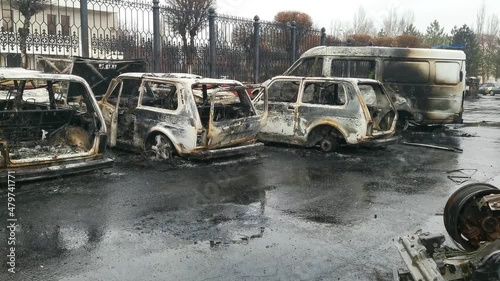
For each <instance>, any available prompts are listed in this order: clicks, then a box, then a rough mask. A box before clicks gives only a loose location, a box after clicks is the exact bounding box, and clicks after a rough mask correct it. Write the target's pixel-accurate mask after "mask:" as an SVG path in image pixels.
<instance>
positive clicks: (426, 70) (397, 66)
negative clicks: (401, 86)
mask: <svg viewBox="0 0 500 281" xmlns="http://www.w3.org/2000/svg"><path fill="white" fill-rule="evenodd" d="M429 76H430V65H429V62H426V61H422V62H419V61H389V60H388V61H384V74H383V77H384V82H396V83H427V82H428V81H429Z"/></svg>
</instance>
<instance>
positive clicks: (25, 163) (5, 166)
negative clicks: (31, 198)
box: [0, 68, 112, 181]
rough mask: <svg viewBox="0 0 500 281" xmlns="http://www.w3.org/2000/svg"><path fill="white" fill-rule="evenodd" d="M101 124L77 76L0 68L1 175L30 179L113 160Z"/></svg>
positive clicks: (89, 93) (93, 102)
mask: <svg viewBox="0 0 500 281" xmlns="http://www.w3.org/2000/svg"><path fill="white" fill-rule="evenodd" d="M106 133H107V132H106V126H105V124H104V118H103V116H102V114H101V111H100V110H99V107H98V105H97V102H96V100H95V98H94V96H93V94H92V90H91V89H90V87H89V85H88V84H87V82H85V80H83V79H82V78H81V77H78V76H74V75H66V74H45V73H41V72H38V71H33V70H25V69H22V68H1V69H0V172H1V173H0V174H1V177H2V180H6V175H7V173H6V172H7V171H11V172H15V176H16V180H17V181H21V180H35V179H40V178H45V177H53V176H58V175H64V174H71V173H76V172H82V171H90V170H93V169H98V168H102V167H107V166H110V165H111V164H112V160H111V159H109V158H106V157H105V156H104V152H105V147H106V138H107V135H106Z"/></svg>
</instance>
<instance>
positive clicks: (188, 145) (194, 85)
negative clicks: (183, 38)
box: [99, 73, 267, 159]
mask: <svg viewBox="0 0 500 281" xmlns="http://www.w3.org/2000/svg"><path fill="white" fill-rule="evenodd" d="M99 106H100V107H101V109H102V111H103V114H104V118H105V120H106V125H107V126H108V129H109V131H110V138H109V145H110V146H111V147H115V146H116V147H121V148H125V149H130V150H139V151H146V152H148V154H150V155H151V156H152V157H154V158H156V159H168V158H171V157H172V156H173V155H174V154H178V155H180V156H185V157H189V158H201V159H204V158H212V157H220V156H227V155H235V154H241V153H246V152H252V151H255V150H257V149H260V148H261V146H262V144H260V143H256V136H257V133H258V132H259V130H260V129H261V128H262V126H263V125H264V124H265V120H266V114H267V112H266V110H264V112H263V113H262V114H261V115H258V114H257V113H256V111H255V108H254V106H253V104H252V102H251V100H250V97H249V96H248V94H247V93H246V91H245V89H244V87H243V85H242V84H241V83H240V82H237V81H234V80H221V79H207V78H201V77H197V76H192V75H189V76H185V77H183V75H180V74H175V75H169V74H144V73H142V74H141V73H127V74H122V75H120V76H118V77H117V78H116V79H114V80H113V82H112V83H111V84H110V86H109V89H108V91H107V93H106V94H105V95H104V97H103V99H102V100H101V101H100V102H99Z"/></svg>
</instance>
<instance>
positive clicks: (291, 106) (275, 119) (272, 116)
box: [256, 76, 304, 142]
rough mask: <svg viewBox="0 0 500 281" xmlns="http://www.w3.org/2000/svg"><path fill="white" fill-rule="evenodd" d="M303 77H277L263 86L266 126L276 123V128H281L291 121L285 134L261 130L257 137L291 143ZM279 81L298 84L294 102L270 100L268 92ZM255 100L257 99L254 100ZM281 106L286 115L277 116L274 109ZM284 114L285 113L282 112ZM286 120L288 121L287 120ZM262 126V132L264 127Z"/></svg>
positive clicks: (295, 125)
mask: <svg viewBox="0 0 500 281" xmlns="http://www.w3.org/2000/svg"><path fill="white" fill-rule="evenodd" d="M303 80H304V78H303V77H295V76H287V77H278V78H276V79H274V80H272V81H271V82H270V83H269V85H266V86H265V90H264V93H265V94H267V108H268V110H267V124H266V126H269V125H270V124H272V123H278V124H277V126H283V125H287V121H288V120H289V119H291V122H290V125H289V126H288V127H289V128H287V129H288V130H287V132H288V133H287V134H284V131H283V133H279V132H277V131H271V132H265V131H262V130H261V133H259V135H260V136H261V138H262V139H268V138H272V139H274V138H279V141H285V142H293V138H294V136H295V133H296V132H295V131H296V127H297V109H298V104H299V100H300V99H301V96H302V86H303ZM280 81H290V82H291V81H295V82H298V83H299V85H298V89H297V96H296V99H295V102H277V101H272V100H270V97H271V96H270V92H269V88H270V87H271V86H272V85H273V84H274V83H276V82H280ZM256 99H257V98H256ZM277 104H278V105H281V107H282V109H283V110H286V113H287V115H286V116H285V115H283V114H282V115H281V116H280V115H278V114H279V112H278V114H277V112H276V111H274V109H275V108H276V105H277ZM283 112H285V111H283ZM287 118H288V119H287ZM266 126H264V128H263V129H264V130H265V127H266Z"/></svg>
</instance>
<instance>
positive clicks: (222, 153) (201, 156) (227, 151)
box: [188, 142, 264, 160]
mask: <svg viewBox="0 0 500 281" xmlns="http://www.w3.org/2000/svg"><path fill="white" fill-rule="evenodd" d="M263 148H264V144H263V143H260V142H258V143H253V144H247V145H240V146H234V147H228V148H219V149H212V150H203V151H200V152H196V153H193V154H189V155H188V158H190V159H198V160H205V159H212V158H221V157H227V156H234V155H240V154H246V153H252V152H256V151H259V150H262V149H263Z"/></svg>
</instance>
